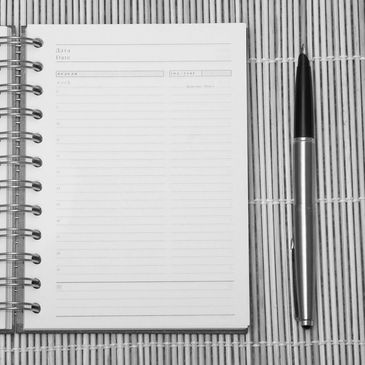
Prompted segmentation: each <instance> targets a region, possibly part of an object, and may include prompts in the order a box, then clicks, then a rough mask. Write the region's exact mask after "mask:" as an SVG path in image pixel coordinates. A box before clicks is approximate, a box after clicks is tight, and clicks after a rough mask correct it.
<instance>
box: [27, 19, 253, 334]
mask: <svg viewBox="0 0 365 365" xmlns="http://www.w3.org/2000/svg"><path fill="white" fill-rule="evenodd" d="M27 32H28V36H29V37H40V38H42V39H43V40H44V46H43V47H42V48H40V49H29V50H28V59H32V60H40V61H42V62H43V63H44V70H43V71H42V72H39V73H36V72H29V73H28V80H27V82H28V83H31V84H40V85H42V87H43V88H44V93H43V95H41V96H39V97H37V96H32V95H30V96H29V98H28V100H27V101H28V106H29V107H36V108H39V109H41V110H42V111H43V113H44V117H43V119H41V120H38V121H30V122H29V123H28V130H31V129H33V130H34V131H37V132H40V133H41V134H42V135H43V138H44V140H43V142H42V143H41V144H39V145H36V144H29V148H28V154H30V155H36V156H40V157H41V158H42V160H43V166H42V167H40V168H29V169H28V178H30V179H35V180H40V181H41V182H42V183H43V186H44V187H43V190H42V192H40V193H33V192H31V193H30V194H29V199H30V200H32V201H33V202H34V203H37V204H39V205H41V207H42V209H43V214H42V215H41V216H40V217H35V216H27V219H28V220H27V222H28V223H29V224H28V225H29V226H31V227H35V228H38V229H40V230H41V231H42V239H41V240H39V241H34V240H27V243H26V245H27V249H28V250H33V251H35V252H39V253H40V254H41V256H42V263H41V264H40V265H37V266H36V265H33V266H32V267H31V268H30V269H29V271H27V275H34V276H36V277H39V278H40V279H41V281H42V286H41V288H40V289H38V290H35V289H31V288H30V289H27V292H26V298H27V301H35V302H38V303H39V304H40V305H41V307H42V310H41V313H40V314H34V313H26V315H25V328H26V329H47V328H55V329H81V328H82V329H102V328H105V329H112V328H114V329H117V328H121V329H128V328H133V329H152V328H153V329H156V328H157V329H158V328H160V329H172V328H180V329H183V328H243V327H247V325H248V322H249V275H248V222H247V220H248V218H247V211H248V202H247V184H246V179H247V161H246V160H247V133H246V77H245V26H244V25H243V24H209V25H123V26H121V25H106V26H104V25H103V26H101V25H97V26H94V25H82V26H80V25H67V26H56V25H41V26H39V25H30V26H28V28H27Z"/></svg>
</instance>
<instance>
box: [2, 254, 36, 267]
mask: <svg viewBox="0 0 365 365" xmlns="http://www.w3.org/2000/svg"><path fill="white" fill-rule="evenodd" d="M2 261H15V262H18V261H21V262H25V261H29V262H32V263H33V264H35V265H38V264H40V263H41V261H42V259H41V256H40V255H38V254H37V253H29V252H23V253H19V252H1V253H0V262H2Z"/></svg>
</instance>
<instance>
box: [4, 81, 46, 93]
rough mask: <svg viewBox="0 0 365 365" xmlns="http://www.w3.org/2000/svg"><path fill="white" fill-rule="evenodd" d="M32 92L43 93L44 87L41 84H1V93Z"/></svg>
mask: <svg viewBox="0 0 365 365" xmlns="http://www.w3.org/2000/svg"><path fill="white" fill-rule="evenodd" d="M22 92H24V93H32V94H34V95H37V96H38V95H42V93H43V88H42V87H41V86H39V85H30V84H14V83H8V84H0V94H1V93H22Z"/></svg>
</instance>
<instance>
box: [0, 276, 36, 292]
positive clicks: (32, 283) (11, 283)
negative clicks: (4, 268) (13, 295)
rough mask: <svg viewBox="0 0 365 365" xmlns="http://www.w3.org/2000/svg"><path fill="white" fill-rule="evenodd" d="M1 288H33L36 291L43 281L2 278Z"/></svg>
mask: <svg viewBox="0 0 365 365" xmlns="http://www.w3.org/2000/svg"><path fill="white" fill-rule="evenodd" d="M1 286H31V287H32V288H34V289H39V288H40V287H41V281H40V280H39V279H38V278H26V277H24V278H19V277H13V278H12V277H8V276H4V277H0V287H1Z"/></svg>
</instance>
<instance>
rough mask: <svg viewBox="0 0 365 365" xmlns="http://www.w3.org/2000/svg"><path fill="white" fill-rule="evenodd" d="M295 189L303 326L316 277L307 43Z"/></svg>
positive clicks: (309, 321)
mask: <svg viewBox="0 0 365 365" xmlns="http://www.w3.org/2000/svg"><path fill="white" fill-rule="evenodd" d="M295 84H296V85H295V108H294V142H293V173H294V176H293V178H294V179H293V189H294V217H293V219H294V240H293V247H292V249H293V252H292V254H293V265H294V267H293V269H294V296H295V297H294V301H295V311H296V318H297V320H298V321H299V322H300V324H301V325H302V327H303V328H310V327H311V326H312V325H313V306H314V291H315V278H316V229H315V212H316V209H315V208H316V206H315V171H316V169H315V139H314V116H313V99H312V80H311V70H310V65H309V60H308V57H307V56H306V55H305V49H304V46H302V48H301V53H300V55H299V58H298V67H297V75H296V82H295Z"/></svg>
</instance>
